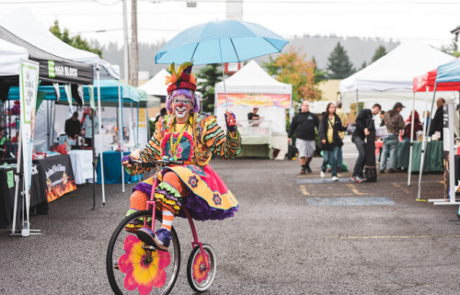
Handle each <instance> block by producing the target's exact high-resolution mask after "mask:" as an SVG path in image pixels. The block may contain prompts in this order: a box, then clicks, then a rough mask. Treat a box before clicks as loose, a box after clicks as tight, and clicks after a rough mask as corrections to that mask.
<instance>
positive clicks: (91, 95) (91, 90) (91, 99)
mask: <svg viewBox="0 0 460 295" xmlns="http://www.w3.org/2000/svg"><path fill="white" fill-rule="evenodd" d="M88 92H89V106H90V107H91V108H92V109H93V110H96V104H95V102H94V85H88Z"/></svg>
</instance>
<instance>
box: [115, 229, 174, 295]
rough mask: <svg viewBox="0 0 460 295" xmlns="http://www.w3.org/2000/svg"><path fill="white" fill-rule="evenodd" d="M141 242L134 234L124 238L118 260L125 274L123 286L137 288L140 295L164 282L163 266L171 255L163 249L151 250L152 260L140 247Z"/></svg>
mask: <svg viewBox="0 0 460 295" xmlns="http://www.w3.org/2000/svg"><path fill="white" fill-rule="evenodd" d="M142 245H143V243H142V242H141V241H140V240H139V239H138V238H137V237H136V236H134V235H130V236H128V237H127V238H126V239H125V243H124V245H123V248H124V250H125V252H126V253H125V254H123V255H122V256H121V257H120V259H119V260H118V265H119V268H120V271H121V272H123V273H125V274H126V277H125V281H124V283H125V288H126V289H127V290H129V291H134V290H136V288H138V289H139V293H140V294H141V295H144V294H149V293H150V292H151V291H152V288H153V286H155V287H156V288H161V287H162V286H163V285H164V284H165V283H166V272H165V270H164V269H165V268H166V267H168V265H169V263H170V262H171V255H170V254H169V252H164V251H151V255H152V261H151V262H149V259H148V255H147V253H146V252H145V250H144V249H142Z"/></svg>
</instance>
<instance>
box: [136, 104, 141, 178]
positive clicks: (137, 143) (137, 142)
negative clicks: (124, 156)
mask: <svg viewBox="0 0 460 295" xmlns="http://www.w3.org/2000/svg"><path fill="white" fill-rule="evenodd" d="M136 128H137V135H136V147H139V102H137V120H136ZM140 182H141V177H139V178H138V179H137V183H140Z"/></svg>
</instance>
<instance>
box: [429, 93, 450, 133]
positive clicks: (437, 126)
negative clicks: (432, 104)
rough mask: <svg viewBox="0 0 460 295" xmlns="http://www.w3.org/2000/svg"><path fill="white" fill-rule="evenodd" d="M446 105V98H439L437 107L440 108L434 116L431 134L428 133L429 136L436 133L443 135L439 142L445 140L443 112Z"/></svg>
mask: <svg viewBox="0 0 460 295" xmlns="http://www.w3.org/2000/svg"><path fill="white" fill-rule="evenodd" d="M445 103H446V101H445V100H444V98H438V100H436V106H437V107H438V109H437V110H436V113H435V114H434V118H433V120H432V121H431V127H430V132H429V133H428V135H429V136H431V135H433V134H435V133H436V131H439V132H440V133H441V138H440V139H439V140H443V136H442V134H443V132H442V129H443V126H444V125H443V124H444V123H443V115H444V110H443V106H444V104H445Z"/></svg>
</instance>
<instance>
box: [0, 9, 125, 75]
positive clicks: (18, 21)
mask: <svg viewBox="0 0 460 295" xmlns="http://www.w3.org/2000/svg"><path fill="white" fill-rule="evenodd" d="M0 26H1V27H3V28H4V29H6V30H8V31H9V32H10V33H12V34H14V35H15V36H17V37H19V38H20V39H22V40H24V41H26V42H28V43H30V44H32V45H34V46H36V47H38V48H40V49H42V50H44V51H46V52H48V53H51V54H53V55H56V56H59V57H62V58H65V59H69V60H73V61H78V62H82V63H86V64H91V65H93V66H94V67H95V73H96V66H97V65H99V66H100V67H101V68H100V75H101V78H102V79H104V78H115V79H120V73H119V70H118V69H117V68H115V67H113V66H112V65H111V64H110V63H108V62H107V61H105V60H103V59H101V58H100V57H99V56H98V55H97V54H94V53H91V52H88V51H85V50H80V49H77V48H74V47H72V46H70V45H68V44H66V43H64V42H62V41H61V40H59V39H58V38H56V37H55V36H54V35H53V34H52V33H51V32H50V31H49V30H47V29H45V28H44V27H43V26H42V24H41V23H40V22H39V21H38V20H37V19H36V18H35V16H34V15H33V14H32V13H31V12H30V10H29V9H28V8H26V7H22V8H20V9H18V10H16V11H14V12H12V13H11V14H9V15H7V16H5V17H4V18H2V19H1V20H0ZM95 76H96V75H95Z"/></svg>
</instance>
